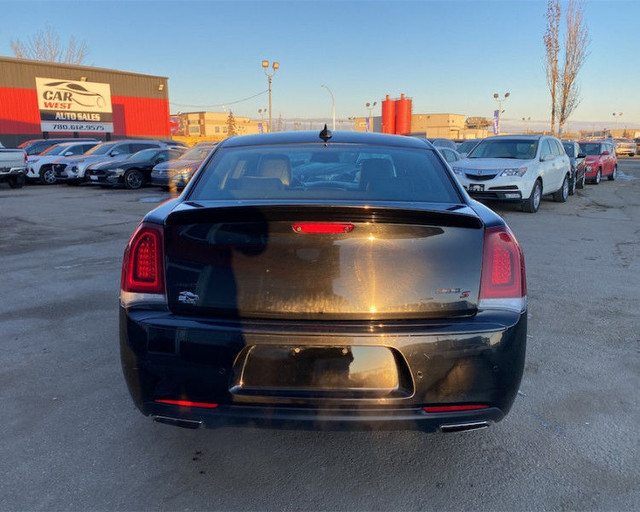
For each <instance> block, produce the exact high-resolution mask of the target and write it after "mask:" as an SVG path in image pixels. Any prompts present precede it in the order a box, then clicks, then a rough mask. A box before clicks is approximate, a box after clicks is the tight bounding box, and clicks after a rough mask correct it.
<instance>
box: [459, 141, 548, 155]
mask: <svg viewBox="0 0 640 512" xmlns="http://www.w3.org/2000/svg"><path fill="white" fill-rule="evenodd" d="M537 150H538V141H537V140H527V139H522V140H520V139H509V140H483V141H482V142H480V143H479V144H478V145H477V146H476V147H475V148H474V149H473V151H471V153H469V154H468V155H467V158H513V159H517V160H533V159H534V158H535V157H536V151H537Z"/></svg>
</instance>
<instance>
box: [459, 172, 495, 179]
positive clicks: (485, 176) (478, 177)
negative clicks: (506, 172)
mask: <svg viewBox="0 0 640 512" xmlns="http://www.w3.org/2000/svg"><path fill="white" fill-rule="evenodd" d="M466 176H467V178H469V179H470V180H473V181H488V180H492V179H493V178H495V177H496V176H497V173H496V174H486V175H485V174H483V175H482V176H476V175H475V174H467V175H466Z"/></svg>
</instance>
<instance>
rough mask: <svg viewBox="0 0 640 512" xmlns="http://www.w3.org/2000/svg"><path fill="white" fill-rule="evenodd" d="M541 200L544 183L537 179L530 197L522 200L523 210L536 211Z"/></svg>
mask: <svg viewBox="0 0 640 512" xmlns="http://www.w3.org/2000/svg"><path fill="white" fill-rule="evenodd" d="M540 201H542V183H540V180H536V182H535V183H534V184H533V188H532V189H531V195H530V196H529V198H528V199H525V200H524V201H522V211H523V212H527V213H536V212H537V211H538V208H540Z"/></svg>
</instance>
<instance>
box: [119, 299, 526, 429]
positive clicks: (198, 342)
mask: <svg viewBox="0 0 640 512" xmlns="http://www.w3.org/2000/svg"><path fill="white" fill-rule="evenodd" d="M526 330H527V317H526V312H524V313H522V314H515V313H502V312H501V313H497V312H493V313H482V314H478V315H476V317H475V318H474V319H461V320H460V321H451V322H447V323H443V322H428V323H427V322H423V323H421V324H402V325H399V324H396V325H391V324H389V325H383V326H381V325H379V323H376V325H367V324H364V323H363V324H361V325H353V324H351V325H346V324H345V325H338V324H334V325H331V326H328V325H321V324H318V323H315V324H313V325H312V324H309V323H302V322H298V323H288V324H283V323H282V322H270V323H261V324H259V323H255V322H230V321H215V320H211V319H205V318H193V317H184V316H176V315H172V314H170V313H168V312H161V311H155V312H154V311H127V310H125V309H124V308H123V307H121V308H120V349H121V360H122V368H123V372H124V376H125V380H126V382H127V385H128V387H129V391H130V394H131V396H132V398H133V401H134V403H135V404H136V406H137V407H138V408H139V409H140V411H141V412H142V413H143V414H145V415H148V416H151V417H153V418H154V419H156V420H157V421H161V422H164V423H172V424H178V425H180V426H192V427H200V426H204V427H209V428H215V427H222V426H242V425H244V426H254V427H266V428H301V429H320V430H324V429H336V430H343V429H350V430H351V429H357V430H361V429H365V430H368V429H385V430H386V429H403V430H406V429H408V430H423V431H427V432H432V431H444V430H447V428H448V427H447V426H448V425H449V426H451V425H453V426H454V427H453V428H454V429H455V426H456V425H458V426H460V425H466V424H470V425H471V427H470V428H479V427H483V426H486V425H488V424H490V423H493V422H497V421H500V420H501V419H502V418H503V417H504V416H505V415H506V414H507V413H508V411H509V410H510V408H511V406H512V404H513V401H514V400H515V397H516V395H517V391H518V387H519V384H520V380H521V377H522V372H523V368H524V358H525V345H526ZM255 345H286V346H291V347H304V346H305V345H310V346H311V345H312V346H316V347H317V346H319V345H322V346H325V345H326V346H328V347H345V346H346V347H362V346H385V347H389V348H390V349H392V350H393V351H394V353H397V354H398V357H397V359H398V361H399V363H398V367H399V368H400V367H402V370H399V373H400V374H401V376H400V381H401V388H402V390H403V392H398V393H391V394H389V395H388V396H386V397H375V398H374V397H367V396H364V397H363V396H360V397H357V398H354V397H353V396H347V395H344V396H342V397H339V396H336V395H335V394H333V395H329V394H326V395H323V394H322V392H320V393H318V392H317V391H316V392H311V393H305V392H301V391H300V390H298V391H294V392H291V390H288V391H287V390H273V389H266V388H265V389H263V390H260V389H258V390H257V391H256V389H252V390H251V392H250V393H243V392H242V389H241V388H242V382H241V379H240V374H241V369H240V368H239V360H241V357H239V355H240V354H241V353H242V351H243V350H246V347H251V346H255ZM238 389H240V391H238ZM167 399H169V400H189V401H192V402H205V403H209V404H218V405H217V406H216V407H215V408H202V407H194V406H189V407H186V406H180V405H169V404H165V403H159V402H157V401H156V400H167ZM466 404H482V405H486V406H487V407H486V408H483V409H477V410H469V411H447V412H437V413H434V412H430V413H427V412H425V411H424V410H423V407H425V406H433V405H466ZM443 426H444V427H443ZM465 428H466V427H465ZM465 428H461V429H465Z"/></svg>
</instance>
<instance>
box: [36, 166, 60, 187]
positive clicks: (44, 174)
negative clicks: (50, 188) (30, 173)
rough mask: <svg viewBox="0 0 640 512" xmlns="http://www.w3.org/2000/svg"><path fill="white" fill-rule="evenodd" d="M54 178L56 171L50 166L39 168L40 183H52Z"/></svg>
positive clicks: (54, 180)
mask: <svg viewBox="0 0 640 512" xmlns="http://www.w3.org/2000/svg"><path fill="white" fill-rule="evenodd" d="M56 180H57V178H56V173H55V171H54V170H53V169H52V168H51V167H47V168H46V169H40V183H42V184H43V185H53V184H54V183H55V182H56Z"/></svg>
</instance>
